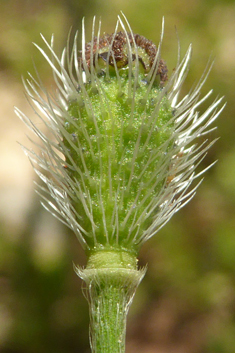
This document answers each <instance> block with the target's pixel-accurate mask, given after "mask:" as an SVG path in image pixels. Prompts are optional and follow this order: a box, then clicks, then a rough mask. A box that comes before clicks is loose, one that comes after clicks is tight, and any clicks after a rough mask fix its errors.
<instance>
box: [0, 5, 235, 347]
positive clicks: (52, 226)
mask: <svg viewBox="0 0 235 353" xmlns="http://www.w3.org/2000/svg"><path fill="white" fill-rule="evenodd" d="M120 10H122V11H123V12H124V13H125V15H126V16H127V18H128V20H129V22H130V24H131V26H132V29H133V31H134V32H135V33H136V32H137V33H139V34H142V35H144V36H145V37H147V38H149V39H151V40H152V41H154V42H155V43H156V44H157V43H158V40H159V33H160V29H161V19H162V16H165V39H164V44H163V50H162V57H163V58H164V59H165V60H166V62H167V65H168V69H169V73H171V72H172V70H173V69H174V67H175V65H176V59H177V35H176V31H175V27H176V28H177V32H178V36H179V38H180V43H181V49H182V55H183V54H184V53H185V52H186V50H187V47H188V45H189V44H190V43H192V44H193V58H192V62H191V70H190V72H189V75H188V79H187V80H186V83H185V85H184V89H183V92H182V94H183V93H186V92H187V90H189V89H190V87H191V86H192V85H193V83H195V81H197V80H198V79H199V78H200V76H201V74H202V73H203V70H204V68H205V66H206V64H207V61H208V58H209V57H210V55H212V57H215V59H216V60H215V64H214V67H213V69H212V72H211V74H210V76H209V78H208V80H207V82H206V84H205V86H204V88H203V92H202V93H203V94H206V93H207V92H208V91H209V90H210V89H211V88H213V89H214V93H213V97H212V98H209V100H208V102H206V103H205V104H204V105H203V107H202V108H201V110H203V109H204V108H205V107H206V106H208V105H209V104H210V103H211V102H212V101H213V99H214V98H216V96H218V95H219V96H222V95H224V96H225V100H226V101H227V106H226V108H225V110H224V112H223V113H222V114H221V116H220V117H219V119H218V121H217V126H218V130H217V131H216V132H213V133H211V135H209V136H208V138H209V139H211V140H213V139H214V138H215V137H216V136H220V137H221V138H220V140H219V141H218V142H217V143H216V145H215V146H214V147H213V148H212V149H211V151H209V153H208V156H207V158H206V160H205V162H204V165H205V166H206V165H207V164H209V163H210V162H212V161H213V160H215V159H216V160H217V159H218V163H217V164H216V165H215V166H214V167H213V168H212V169H211V170H210V171H208V172H207V174H206V176H205V180H204V182H203V184H202V185H201V187H200V188H199V190H198V193H197V195H196V197H195V198H194V200H193V201H192V202H191V203H190V204H189V205H187V206H186V207H185V209H183V210H181V211H180V212H179V213H178V214H177V215H175V216H174V218H173V219H172V220H171V221H170V223H168V225H166V226H165V227H164V228H163V229H162V230H161V231H160V232H159V233H158V234H157V235H156V236H155V237H154V239H152V240H151V241H149V242H148V243H147V244H146V245H145V246H144V248H143V250H142V251H141V254H140V264H141V265H144V264H146V263H148V272H147V275H146V277H145V279H144V281H143V283H142V284H141V286H140V288H139V291H138V293H137V296H136V298H135V301H134V304H133V306H132V308H131V312H130V316H129V323H128V334H127V353H131V352H134V353H232V352H233V351H234V347H235V232H234V230H235V217H234V210H235V138H234V132H235V105H234V101H235V95H234V90H235V88H234V87H235V20H234V19H235V2H234V1H229V0H217V1H216V0H209V1H203V0H192V1H188V0H168V1H163V0H157V1H154V0H129V1H123V0H119V1H114V0H112V1H108V0H102V1H98V0H97V1H92V0H86V1H85V0H80V1H75V0H68V1H66V0H59V1H46V0H43V1H33V0H31V1H30V0H18V1H16V0H15V1H13V0H0V124H1V125H0V352H1V353H42V352H43V353H47V352H48V353H49V352H50V353H53V352H57V353H73V352H74V353H75V352H79V353H83V352H84V353H85V352H89V342H88V308H87V304H86V301H85V299H84V298H83V296H82V291H81V285H82V283H81V281H80V279H78V278H77V277H76V275H75V273H74V272H73V269H72V261H74V262H75V263H78V264H80V265H84V264H85V257H84V254H83V252H82V251H81V249H80V246H79V244H78V242H77V240H76V238H75V236H74V235H73V234H71V233H70V231H69V230H68V229H66V228H65V227H63V226H62V225H61V224H59V223H58V222H57V221H56V220H55V219H54V218H53V217H52V216H50V215H49V214H47V213H46V212H45V211H44V210H43V209H42V207H41V206H40V202H39V198H38V196H37V195H36V194H35V192H34V185H33V180H37V179H36V176H35V174H34V172H33V170H32V167H31V165H30V163H29V161H28V160H27V158H26V156H25V155H24V153H23V151H22V150H21V148H20V145H19V144H18V143H17V141H19V142H20V143H22V144H25V145H28V146H30V143H29V142H28V141H27V138H26V133H28V131H27V128H26V127H25V126H24V125H23V123H22V122H20V121H19V119H18V118H17V117H16V116H15V114H14V112H13V109H14V106H17V107H19V108H20V109H21V110H22V111H23V112H24V113H25V114H27V115H28V116H30V117H31V118H32V119H35V116H34V113H33V112H32V110H31V108H30V107H29V105H28V103H27V100H26V98H25V95H24V90H23V85H22V82H21V76H22V75H23V76H24V77H26V76H27V71H29V72H32V73H33V74H34V64H33V62H32V58H33V60H34V63H35V65H36V67H37V70H38V72H40V76H41V78H42V80H43V82H44V84H45V85H46V86H47V87H48V89H49V90H50V88H51V87H52V86H53V81H52V75H51V72H50V69H49V67H48V65H47V63H46V62H45V60H44V59H43V58H42V56H41V55H40V54H39V52H38V51H37V49H36V48H35V47H34V46H33V45H32V42H36V43H38V44H39V45H42V46H43V43H42V40H41V38H40V35H39V34H40V33H42V34H43V35H44V36H45V37H46V38H47V39H49V38H50V36H51V34H52V33H54V34H55V47H56V51H57V52H58V53H60V52H61V50H62V48H63V46H64V45H65V43H66V38H67V34H68V32H69V30H70V28H71V26H72V33H74V32H75V31H76V30H77V29H78V30H79V31H80V29H81V20H82V17H83V16H85V17H86V28H87V39H88V41H89V39H90V37H89V35H90V33H91V23H92V17H93V16H94V15H97V18H99V17H100V16H101V19H102V30H103V31H105V32H108V33H112V32H113V31H114V27H115V24H116V20H117V15H118V14H120ZM35 121H36V120H35Z"/></svg>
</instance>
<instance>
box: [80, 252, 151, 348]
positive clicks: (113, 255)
mask: <svg viewBox="0 0 235 353" xmlns="http://www.w3.org/2000/svg"><path fill="white" fill-rule="evenodd" d="M97 255H98V258H99V263H100V264H101V266H102V267H100V268H90V267H93V265H91V263H93V261H94V258H95V263H97V261H96V260H97ZM123 255H124V256H123ZM126 255H127V256H126ZM94 258H92V259H91V258H90V259H89V261H88V265H87V268H86V269H85V270H83V271H81V270H79V269H76V272H77V274H78V275H79V276H80V277H81V278H82V279H84V281H85V282H86V284H87V299H88V303H89V310H90V343H91V349H92V353H124V352H125V337H126V319H127V313H128V310H129V307H130V304H131V302H132V300H133V297H134V295H135V291H136V289H137V287H138V284H139V283H140V281H141V280H142V278H143V276H144V274H145V271H144V270H137V269H136V268H133V267H136V265H134V266H133V264H134V261H133V257H132V256H129V254H126V253H122V252H114V251H112V252H110V251H108V252H106V251H102V252H99V254H95V255H94ZM100 258H102V260H101V259H100ZM123 258H125V260H127V259H128V258H129V260H132V263H131V262H130V261H125V260H124V261H123ZM131 258H132V259H131ZM118 259H119V260H120V259H122V260H121V262H119V264H118V261H117V260H118ZM100 260H101V261H100ZM115 263H116V265H119V266H120V267H114V266H115ZM107 266H110V267H107ZM124 266H126V268H125V267H124ZM128 267H132V268H128Z"/></svg>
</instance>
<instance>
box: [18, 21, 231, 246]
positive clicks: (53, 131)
mask: <svg viewBox="0 0 235 353" xmlns="http://www.w3.org/2000/svg"><path fill="white" fill-rule="evenodd" d="M123 19H124V22H123ZM123 19H122V18H120V17H119V18H118V21H117V25H116V29H115V31H114V33H113V34H112V35H105V36H104V37H102V38H101V37H100V31H101V22H99V26H98V31H97V34H96V35H95V18H94V21H93V28H92V39H91V41H90V42H89V43H87V44H86V39H85V25H84V21H83V24H82V51H81V52H79V50H78V45H77V39H78V33H76V35H75V38H74V42H73V44H72V47H71V48H70V45H69V42H70V38H68V42H67V46H66V48H65V49H64V50H63V52H62V56H61V58H59V57H58V56H57V55H56V53H55V52H54V49H53V43H54V37H53V36H52V38H51V43H50V44H49V43H48V42H47V41H46V39H45V38H44V37H43V36H42V39H43V41H44V43H45V45H46V47H47V50H48V51H49V54H47V53H46V51H45V50H44V49H42V48H40V47H39V46H38V45H36V44H35V45H36V47H37V48H38V50H39V51H40V52H41V54H42V55H43V56H44V58H45V59H46V61H47V62H48V63H49V65H50V66H51V68H52V72H53V76H54V81H55V84H56V92H55V94H54V95H52V94H49V93H48V91H47V90H46V88H45V87H44V86H43V84H42V82H41V79H40V77H39V74H38V73H37V79H35V78H34V77H33V76H32V75H31V74H29V78H28V79H27V80H26V81H24V86H25V89H26V92H27V95H28V99H29V102H31V103H30V104H31V105H32V106H33V109H34V111H35V113H36V114H37V117H38V118H39V120H40V121H41V122H42V123H43V125H45V127H46V129H47V130H48V134H45V133H44V132H42V130H41V129H40V128H39V127H38V125H36V124H35V123H34V122H33V121H32V120H31V119H30V118H28V117H27V116H26V115H25V114H23V113H22V112H21V111H20V110H19V109H17V108H16V109H15V111H16V114H17V115H18V116H19V117H20V118H21V119H22V120H23V122H24V123H25V124H26V125H27V126H28V127H29V128H30V129H31V130H32V131H33V133H34V134H35V135H36V136H37V137H38V138H39V140H40V141H41V144H40V143H38V142H37V141H32V140H31V139H30V141H31V142H32V143H33V144H34V145H35V146H36V148H37V149H38V148H39V153H36V152H34V151H33V150H31V149H28V148H26V147H23V149H24V151H25V153H26V155H27V156H28V157H29V159H30V161H31V163H32V165H33V167H34V170H35V171H36V173H37V175H38V176H39V177H40V179H41V180H42V181H43V182H44V184H45V186H42V185H38V184H37V192H38V193H39V194H40V196H41V197H42V199H43V205H44V207H45V208H46V209H48V210H49V211H50V212H51V213H52V214H53V215H54V216H56V217H57V218H58V219H59V220H60V221H62V222H63V223H64V224H66V225H67V226H68V227H69V228H71V229H72V230H73V231H74V232H75V234H76V236H77V237H78V239H79V241H80V243H81V244H82V246H83V247H84V248H85V249H88V250H89V249H90V243H89V239H90V237H91V236H92V238H93V244H94V246H98V245H99V239H97V228H98V226H97V222H96V219H95V215H94V200H93V197H92V195H91V190H90V189H89V185H91V184H92V183H94V180H93V179H92V178H91V176H90V172H89V166H88V163H87V160H86V159H85V157H84V146H83V145H82V143H81V141H80V140H79V137H78V136H77V134H76V133H70V132H69V131H68V129H67V127H66V124H67V125H70V126H73V127H74V128H75V129H76V128H77V127H78V122H77V121H76V119H74V117H73V116H71V114H70V112H69V109H70V106H71V104H72V103H73V102H76V104H77V105H78V106H79V107H80V108H81V109H84V110H85V112H86V114H87V116H88V117H89V118H90V119H91V121H92V124H93V125H94V129H95V137H94V136H93V135H92V136H90V135H89V131H88V129H87V127H86V122H84V121H83V120H82V119H81V121H80V122H79V124H80V125H79V128H80V130H81V131H82V134H83V139H84V141H85V142H86V145H87V146H89V153H90V155H91V158H92V159H93V161H95V163H96V164H98V166H99V170H100V179H99V180H98V181H97V180H96V183H97V184H96V198H97V199H96V203H97V202H98V203H99V207H100V209H101V214H102V216H101V218H102V219H101V223H102V227H103V229H104V232H105V236H106V241H107V244H111V243H112V242H113V241H114V240H115V241H116V243H117V244H119V242H120V239H121V237H120V236H119V234H120V229H121V228H122V229H124V228H125V229H126V239H127V240H130V241H131V242H132V243H133V244H134V245H135V246H139V245H141V244H142V243H143V242H145V241H146V240H148V239H149V238H150V237H152V236H153V235H154V234H156V233H157V232H158V231H159V229H160V228H161V227H162V226H163V225H164V224H165V223H166V222H168V221H169V219H170V218H171V217H172V216H173V215H174V214H175V213H176V212H177V211H178V210H179V209H181V208H182V207H183V206H184V205H185V204H186V203H187V202H189V201H190V200H191V198H192V197H193V196H194V194H195V191H196V189H197V187H198V185H199V184H200V181H199V182H198V183H197V184H196V185H194V186H193V187H191V185H192V183H193V181H194V180H195V179H196V178H198V177H200V176H201V175H202V174H203V173H204V172H205V171H206V170H207V169H208V168H209V167H210V166H209V167H207V168H205V169H204V170H203V171H200V172H199V173H196V172H195V169H196V168H197V166H198V165H199V164H200V162H201V161H202V160H203V158H204V157H205V156H206V153H207V151H208V149H209V148H210V147H211V146H212V145H213V144H214V142H215V141H216V140H214V141H211V142H209V141H208V140H205V139H204V140H203V142H200V139H199V140H198V142H194V141H195V140H197V139H198V138H201V137H202V136H203V137H204V136H205V135H206V134H208V133H209V132H211V131H212V130H214V128H213V127H212V128H211V127H210V126H211V124H212V123H213V122H214V120H215V119H216V118H217V117H218V115H219V114H220V112H221V111H222V109H223V107H224V106H222V107H220V103H221V100H222V98H220V99H216V100H215V101H214V102H213V103H212V104H211V105H210V106H209V108H208V109H207V110H206V111H205V112H204V113H203V114H201V115H199V113H198V111H197V109H198V107H199V106H200V105H201V104H202V103H203V102H204V101H205V100H206V99H207V98H208V97H209V96H210V95H211V93H212V90H211V91H210V92H209V93H208V94H206V95H205V96H204V97H202V98H200V99H199V96H200V91H201V88H202V86H203V84H204V82H205V80H206V79H207V76H208V74H209V72H210V69H211V64H208V66H207V68H206V70H205V71H204V73H203V75H202V77H201V79H200V80H199V82H198V84H197V85H196V86H195V88H194V89H192V90H191V91H190V92H189V93H188V94H187V95H186V96H185V97H184V98H183V99H181V100H179V93H180V91H181V87H182V85H183V83H184V80H185V78H186V76H187V73H188V68H189V62H190V58H191V53H192V47H191V45H190V46H189V49H188V51H187V53H186V54H185V56H184V58H183V59H182V60H180V55H179V54H178V63H177V66H176V68H175V70H174V72H173V74H172V76H171V77H170V78H169V79H168V77H167V67H166V64H165V62H164V61H163V60H162V59H161V45H162V40H163V28H164V20H163V22H162V32H161V36H160V42H159V45H158V47H156V46H155V45H154V44H153V43H152V42H151V41H150V40H147V39H146V38H144V37H143V36H140V35H138V34H134V33H133V32H132V29H131V27H130V25H129V23H128V21H127V20H126V18H125V16H124V15H123ZM120 26H121V31H118V29H119V27H120ZM112 72H114V74H115V77H116V81H117V85H118V96H119V97H122V96H123V95H125V99H126V102H128V104H129V106H130V113H129V117H128V119H129V120H128V124H129V125H128V126H131V125H132V124H133V122H134V121H135V119H136V118H135V117H136V115H135V114H136V113H135V112H136V109H137V105H138V104H140V105H142V106H143V111H144V112H146V111H147V110H146V109H147V108H146V105H147V104H146V103H147V102H149V101H150V97H151V90H152V89H155V85H156V82H158V81H159V90H158V96H157V100H156V101H154V106H153V108H152V110H151V113H150V114H149V115H148V136H147V138H146V139H145V141H144V143H143V144H142V145H141V146H140V143H141V142H140V141H141V136H142V134H143V132H142V131H143V129H144V123H145V122H144V121H143V122H141V123H140V127H139V133H138V136H137V139H136V141H135V144H134V148H133V155H132V157H131V170H130V174H129V176H128V180H126V181H125V180H123V177H122V176H123V175H124V174H125V172H124V171H123V163H124V155H123V154H122V157H121V158H120V159H119V161H118V163H119V169H118V170H117V171H116V173H117V180H118V179H119V180H118V181H117V184H115V183H114V179H113V172H112V169H111V165H112V160H111V159H112V154H114V153H115V148H114V143H115V137H114V136H112V138H111V142H110V140H109V139H108V138H106V142H107V146H108V147H107V148H109V149H110V153H109V157H108V158H109V161H108V163H107V165H108V167H107V168H108V170H107V184H108V187H107V193H108V194H109V195H111V196H110V198H112V200H113V201H112V202H113V205H114V207H113V210H112V215H111V216H110V219H109V222H110V224H108V225H107V210H106V209H105V202H104V192H103V189H102V188H103V184H102V183H103V179H102V178H104V174H103V169H102V168H104V166H103V159H102V153H103V151H102V149H101V145H100V142H99V141H101V139H102V138H103V137H102V136H103V135H102V134H101V131H100V127H99V123H98V118H97V115H96V110H95V107H94V104H93V102H92V99H91V96H90V95H89V94H88V86H89V87H92V90H93V92H97V95H98V97H100V105H101V109H103V108H104V110H107V111H108V114H109V116H110V117H111V121H112V124H114V120H115V117H114V116H113V113H112V109H111V103H110V100H109V98H108V93H107V90H105V87H104V85H103V83H101V82H100V77H102V76H105V80H106V81H108V80H109V78H110V77H111V75H112ZM123 72H124V73H125V74H126V75H127V77H128V83H127V89H126V91H124V88H123V78H122V75H123ZM141 72H143V74H142V75H140V73H141ZM140 85H142V86H143V85H145V87H146V89H145V93H144V94H143V96H142V98H141V99H139V101H138V102H137V100H136V97H137V91H138V87H139V86H140ZM165 100H167V101H168V102H169V105H170V111H171V112H172V113H171V118H170V120H169V121H168V122H167V123H166V124H165V125H163V126H162V127H160V130H161V131H162V132H163V131H164V129H166V128H168V127H169V126H171V125H172V124H173V125H174V130H173V135H172V136H170V137H169V138H168V139H167V140H166V141H165V142H164V143H163V144H162V145H161V148H160V150H157V148H155V150H154V151H153V152H152V153H149V148H148V141H149V140H150V139H151V138H152V136H153V133H154V131H155V129H156V125H157V123H158V116H159V111H160V110H161V107H162V104H163V102H165ZM152 101H153V99H152ZM143 116H144V115H143ZM123 127H124V125H122V126H121V130H120V131H121V132H120V135H119V138H120V141H122V139H123V136H124V135H123V134H124V132H123ZM103 128H104V130H105V129H106V130H107V126H106V125H105V122H103ZM111 128H112V127H111ZM104 138H105V137H104ZM92 139H96V140H97V142H96V146H97V151H98V152H95V150H94V144H93V141H92ZM120 143H121V142H120ZM67 145H69V146H70V148H68V147H67ZM170 145H172V146H173V147H172V149H171V150H169V148H168V147H169V146H170ZM120 148H122V146H120ZM71 149H73V150H74V151H75V152H76V154H77V155H79V158H80V164H77V162H76V160H75V158H74V156H73V155H72V154H71V151H70V150H71ZM139 150H141V153H142V154H145V155H147V157H146V163H145V166H144V167H143V168H142V170H138V169H136V158H137V155H138V153H139ZM97 158H98V161H96V159H97ZM154 163H155V168H154V169H153V170H152V175H151V179H150V180H149V181H145V182H144V183H142V184H141V178H142V176H143V175H144V173H145V171H146V170H147V169H148V168H150V167H151V166H152V165H154ZM73 173H77V174H76V175H77V176H78V177H73ZM136 173H137V175H135V174H136ZM102 175H103V176H102ZM134 175H135V178H137V179H138V180H139V184H138V185H139V187H138V192H137V193H136V195H135V197H134V198H133V200H132V201H131V203H130V204H129V205H128V206H126V211H125V216H123V217H122V218H121V216H120V214H119V211H120V207H121V204H122V202H123V200H124V198H125V195H126V193H128V190H130V188H131V185H132V183H133V176H134ZM160 183H162V187H161V190H159V192H158V193H155V190H156V187H157V186H158V185H160ZM114 185H116V188H114ZM146 190H148V192H147V193H145V191H146ZM143 195H144V196H143ZM78 200H79V204H80V207H81V208H82V209H83V213H82V214H81V213H80V212H79V209H78V207H76V206H75V205H76V203H77V202H78ZM84 217H86V218H87V219H88V222H89V227H90V228H89V229H91V230H89V231H88V230H87V229H86V227H85V226H84ZM150 218H151V223H150V224H148V226H147V227H145V229H142V228H141V226H140V225H141V224H143V223H144V222H145V221H146V220H148V219H150ZM110 229H112V231H110Z"/></svg>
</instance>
